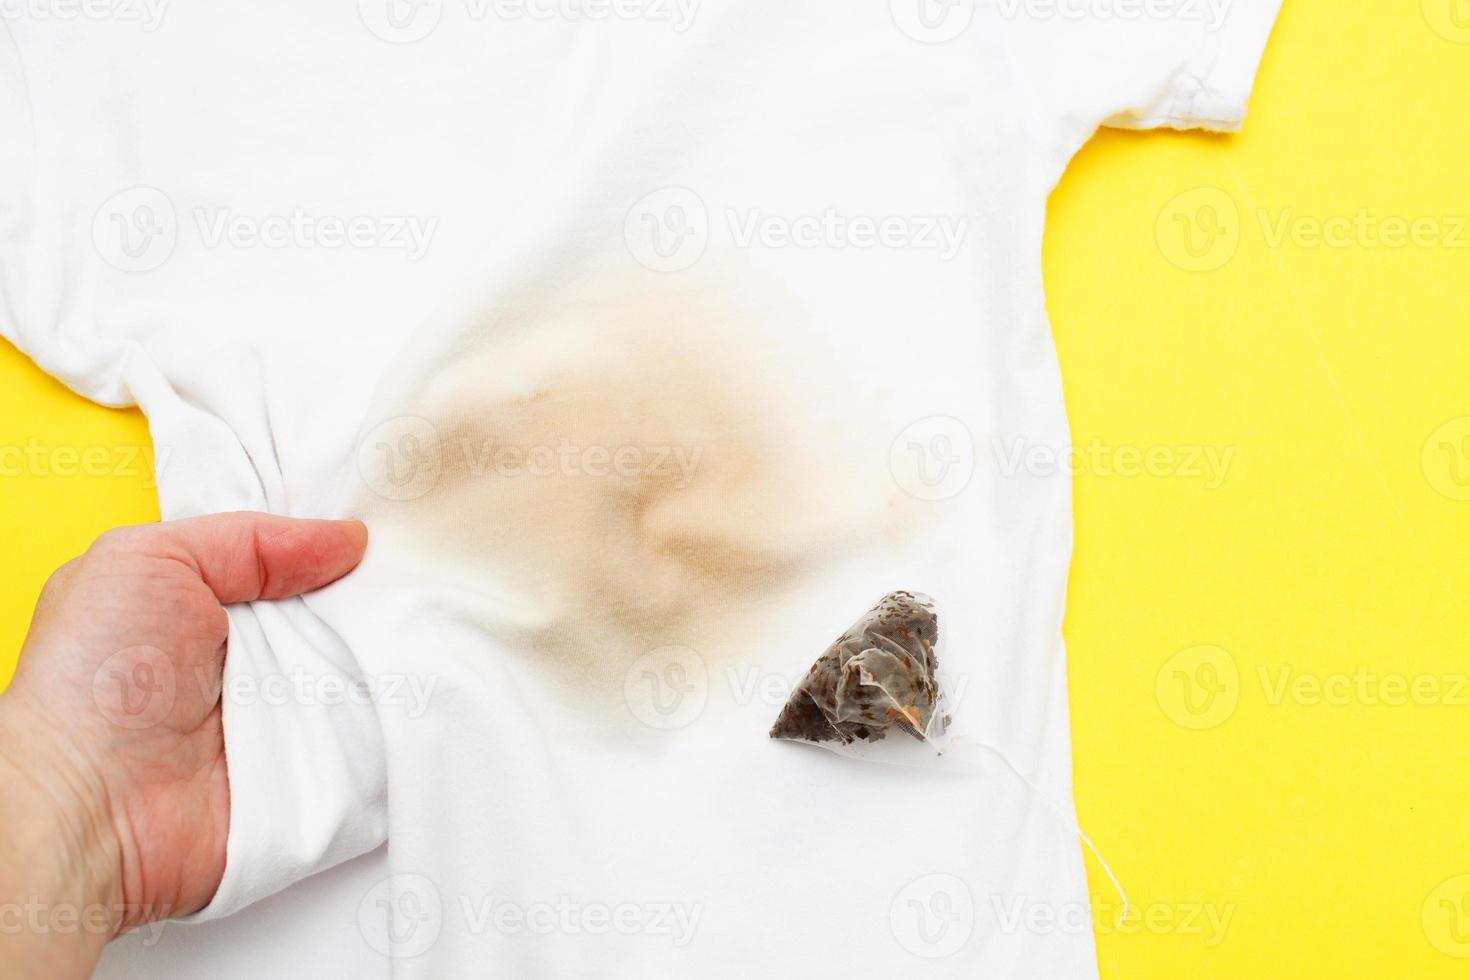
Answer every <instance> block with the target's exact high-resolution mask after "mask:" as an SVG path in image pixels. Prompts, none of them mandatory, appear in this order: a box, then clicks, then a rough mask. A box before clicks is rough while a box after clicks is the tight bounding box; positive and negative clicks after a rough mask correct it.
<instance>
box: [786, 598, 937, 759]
mask: <svg viewBox="0 0 1470 980" xmlns="http://www.w3.org/2000/svg"><path fill="white" fill-rule="evenodd" d="M938 644H939V616H938V614H937V613H936V612H935V608H934V600H933V599H931V598H929V597H928V596H926V595H922V594H920V593H916V592H890V593H889V594H888V595H886V596H884V597H883V598H882V599H881V600H880V601H879V602H878V604H877V605H875V606H874V607H873V608H872V609H870V610H869V611H868V612H867V613H866V614H865V615H864V616H863V617H862V618H861V619H859V620H858V621H857V622H856V623H854V624H853V625H852V626H851V627H850V628H849V629H848V631H847V632H846V633H843V634H842V635H841V636H840V637H838V638H837V641H836V642H835V643H833V644H832V645H831V646H830V647H828V648H827V650H826V652H825V653H823V654H822V655H821V656H820V657H819V658H817V662H816V663H814V664H813V665H812V668H811V670H809V671H807V674H806V676H805V677H804V678H803V679H802V681H801V683H800V684H799V685H797V687H796V690H795V691H793V692H792V694H791V697H790V699H789V700H788V701H787V702H786V706H785V707H784V708H782V709H781V714H780V716H779V717H777V719H776V724H775V725H773V726H772V728H771V738H776V739H785V740H788V741H793V742H811V743H814V744H817V745H821V746H823V747H825V748H831V749H834V750H840V749H844V748H860V747H861V745H862V744H864V743H867V744H872V743H876V742H880V741H882V740H883V739H885V738H887V737H888V735H889V734H890V733H894V734H895V736H896V738H899V739H903V740H904V741H907V740H908V739H910V738H913V739H917V740H918V741H919V742H920V743H925V744H927V745H929V746H930V747H932V748H934V749H936V750H937V749H938V747H939V741H940V740H941V739H942V736H943V735H944V733H945V730H946V729H947V728H948V727H949V717H948V709H947V707H946V704H945V699H944V693H943V691H942V690H941V688H940V683H939V677H938V671H939V660H938V657H937V656H936V655H935V648H936V647H937V646H938ZM844 754H859V755H865V753H863V752H861V751H859V752H856V753H853V752H845V753H844Z"/></svg>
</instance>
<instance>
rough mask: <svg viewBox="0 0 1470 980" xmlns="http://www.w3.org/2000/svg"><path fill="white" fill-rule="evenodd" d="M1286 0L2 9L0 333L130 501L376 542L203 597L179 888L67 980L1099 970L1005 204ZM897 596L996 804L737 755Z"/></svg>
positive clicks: (1063, 553)
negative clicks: (182, 916) (207, 699)
mask: <svg viewBox="0 0 1470 980" xmlns="http://www.w3.org/2000/svg"><path fill="white" fill-rule="evenodd" d="M1277 6H1278V3H1277V0H1234V2H1229V0H1214V2H1210V0H1172V2H1165V0H1160V2H1144V0H1138V2H1129V0H1112V2H1080V0H1078V2H1068V0H1057V2H1055V3H1040V2H1029V0H994V2H977V3H972V2H970V0H953V2H951V3H938V2H932V0H892V2H880V0H864V2H860V3H832V2H828V0H704V2H696V0H682V2H679V0H647V2H638V0H626V2H618V3H605V4H599V3H595V2H591V3H586V4H580V5H579V4H566V3H551V2H549V0H547V2H536V0H526V2H524V3H520V2H509V0H505V2H495V0H473V2H471V0H442V2H440V0H427V2H424V3H418V4H410V3H403V2H401V0H361V2H360V3H358V4H357V5H356V6H354V5H353V4H352V3H350V2H345V0H337V2H325V0H310V2H302V0H290V2H287V0H252V2H249V3H244V2H237V0H216V2H211V3H194V2H189V3H184V2H179V3H173V4H159V3H154V4H149V3H145V2H143V0H138V2H136V3H133V2H124V0H117V2H115V3H111V4H106V3H104V4H100V5H90V6H89V5H82V6H72V5H65V4H61V3H59V2H54V0H53V2H43V0H27V2H24V3H20V2H17V3H15V4H10V5H6V6H5V7H4V8H3V10H4V17H3V20H0V24H3V27H4V34H3V35H0V125H3V133H4V137H3V139H0V332H3V334H4V336H5V337H7V338H8V339H10V340H11V341H12V342H14V343H15V344H16V345H17V346H18V347H20V348H21V349H22V350H23V351H25V352H26V353H27V354H28V355H29V356H30V357H32V358H33V359H34V360H35V362H36V363H37V364H38V365H40V367H41V368H43V369H44V370H46V371H47V372H49V373H51V374H52V375H55V376H56V377H57V378H59V379H61V380H62V381H64V382H65V383H66V384H68V385H69V386H71V387H72V388H73V389H75V390H76V391H78V392H80V393H81V394H83V395H85V396H87V397H89V398H92V399H94V400H96V401H99V402H102V403H104V404H108V405H131V404H136V405H138V406H140V407H141V408H142V410H143V411H144V412H145V413H146V414H147V416H148V419H149V424H150V427H151V431H152V436H153V439H154V442H155V444H156V446H157V451H158V457H159V460H160V471H159V474H158V486H159V501H160V506H161V508H162V512H163V515H164V517H165V518H177V517H184V516H188V515H194V514H201V513H208V512H213V511H222V510H233V509H259V510H267V511H272V512H276V513H281V514H290V515H298V516H360V517H363V518H364V519H366V520H367V521H368V522H369V524H370V526H371V527H372V529H373V541H372V544H371V546H370V550H369V554H368V558H367V560H366V561H365V563H364V565H363V566H362V568H361V569H360V570H359V571H358V572H356V573H354V574H353V575H352V576H350V577H349V578H347V579H346V580H344V581H342V582H341V583H338V584H336V585H334V586H332V587H330V588H328V589H326V590H323V591H322V592H320V593H317V594H314V595H310V596H307V597H304V598H299V599H293V600H289V601H284V602H275V603H252V604H248V605H242V606H238V607H234V608H232V609H231V610H230V613H231V616H230V618H231V624H232V628H231V635H230V645H229V657H228V662H227V665H226V693H225V716H224V717H225V735H226V749H227V752H228V757H229V765H230V776H231V790H232V804H231V827H230V837H229V857H228V867H227V869H226V872H225V878H224V881H223V883H222V884H221V886H220V889H219V892H218V894H217V896H216V897H215V899H214V901H213V903H212V904H211V905H210V906H209V907H208V908H207V909H205V910H204V911H203V912H202V913H201V914H199V915H197V916H194V917H192V918H193V920H194V921H193V923H191V924H184V923H171V924H169V925H168V926H167V927H166V928H164V929H163V930H162V932H161V933H156V932H154V931H149V932H147V933H144V934H142V935H137V936H132V937H128V938H127V939H125V940H123V941H120V942H119V943H117V944H115V945H114V946H113V947H112V948H111V949H110V951H109V953H108V955H107V957H106V958H105V960H104V963H103V966H102V970H101V974H100V975H102V976H105V977H107V976H110V977H124V976H142V975H147V976H157V977H170V976H178V977H185V976H206V975H207V976H211V977H225V978H228V977H241V978H245V977H256V976H262V975H269V976H273V977H278V978H290V977H301V978H308V977H309V978H318V977H321V976H355V977H358V978H363V980H366V978H372V977H395V978H445V977H479V976H489V975H494V976H517V977H521V976H524V977H532V976H537V977H605V976H619V977H640V978H653V977H701V978H719V977H730V978H737V977H740V978H743V977H749V976H752V975H758V974H760V973H764V972H770V971H773V970H779V971H780V972H781V973H782V974H789V975H793V976H819V977H842V978H859V977H872V978H880V977H881V978H885V980H891V978H893V977H908V976H914V977H917V976H933V977H974V976H997V977H1045V978H1057V977H1093V976H1095V975H1096V972H1097V970H1096V965H1095V960H1094V950H1093V943H1092V932H1091V918H1090V916H1089V914H1088V913H1087V911H1086V908H1087V903H1088V900H1089V899H1088V888H1087V881H1086V878H1085V875H1084V867H1083V861H1082V856H1081V851H1080V848H1079V846H1078V843H1077V840H1076V838H1075V836H1074V834H1073V831H1072V828H1070V827H1068V826H1067V824H1066V821H1065V820H1061V819H1058V818H1057V816H1056V810H1060V812H1062V813H1065V814H1068V815H1070V814H1071V813H1072V812H1073V807H1072V802H1071V759H1070V752H1071V750H1070V743H1069V732H1068V721H1067V697H1066V670H1065V660H1064V652H1063V646H1062V639H1061V620H1062V612H1063V605H1064V598H1065V585H1066V572H1067V565H1068V561H1069V557H1070V549H1071V514H1070V488H1069V483H1068V477H1067V474H1066V472H1065V468H1064V467H1050V468H1048V467H1028V466H1026V465H1016V458H1017V457H1016V456H1015V455H1014V454H1015V453H1016V451H1017V449H1018V447H1019V448H1021V449H1026V448H1030V447H1043V448H1049V449H1051V450H1052V451H1053V452H1060V451H1061V450H1062V448H1063V447H1064V446H1065V445H1066V443H1067V424H1066V419H1065V414H1064V409H1063V401H1062V392H1061V387H1060V382H1059V374H1058V369H1057V361H1056V355H1055V351H1054V348H1053V345H1052V340H1051V337H1050V335H1049V332H1048V327H1047V320H1046V314H1045V311H1044V301H1043V296H1042V286H1041V270H1040V251H1041V238H1042V228H1043V221H1044V217H1045V211H1046V199H1047V195H1048V193H1049V192H1050V190H1051V189H1052V187H1053V186H1054V185H1055V183H1056V182H1057V180H1058V178H1059V176H1060V174H1061V173H1062V170H1063V169H1064V167H1065V166H1066V164H1067V162H1068V160H1069V159H1070V158H1071V156H1072V155H1073V153H1075V151H1076V150H1077V149H1078V148H1079V147H1080V146H1081V145H1082V143H1083V142H1085V140H1086V139H1087V138H1088V137H1089V135H1090V134H1091V133H1092V132H1093V131H1094V130H1095V129H1096V128H1097V127H1098V126H1099V125H1103V124H1112V125H1121V126H1132V127H1140V128H1142V127H1175V128H1193V127H1202V128H1208V129H1216V130H1233V129H1236V128H1238V126H1239V125H1240V123H1241V121H1242V118H1243V115H1244V112H1245V104H1246V97H1247V94H1248V91H1249V89H1250V83H1251V78H1252V75H1253V73H1254V70H1255V66H1256V64H1257V61H1258V59H1259V56H1260V53H1261V50H1262V48H1263V47H1264V44H1265V42H1266V38H1267V35H1268V33H1269V30H1270V26H1271V23H1272V20H1273V18H1274V15H1275V12H1276V9H1277ZM1139 203H1140V206H1152V204H1151V202H1139ZM568 439H570V440H571V441H572V442H573V443H574V445H573V447H572V448H573V449H574V450H575V451H576V455H575V458H574V460H573V462H574V464H575V465H576V467H578V471H577V472H576V473H572V472H570V471H569V465H571V464H568V463H566V462H562V461H558V462H556V463H554V464H552V469H551V470H549V471H546V472H544V473H540V475H538V474H536V473H531V472H529V470H528V469H527V468H526V467H522V468H521V469H519V470H516V469H515V468H514V467H506V468H504V469H497V468H496V466H497V464H496V463H495V462H494V460H495V457H494V456H493V454H492V455H491V456H489V457H485V458H479V457H476V456H475V455H474V453H473V452H472V453H471V454H470V456H464V454H463V453H461V452H460V450H463V449H465V448H467V447H468V448H469V449H472V450H475V451H478V450H481V449H489V450H493V449H494V448H496V447H499V448H504V447H507V446H508V447H510V448H512V449H518V450H528V449H531V448H534V447H536V446H543V447H553V446H558V445H561V444H563V443H564V442H565V441H566V440H568ZM436 440H437V441H436ZM661 443H663V444H664V445H663V446H662V448H663V449H665V450H669V451H670V452H669V453H668V454H667V458H666V459H665V460H664V463H665V464H667V465H677V463H676V462H671V461H673V460H675V454H674V453H673V452H672V451H673V450H677V449H680V448H682V449H684V450H686V451H687V452H688V453H690V454H692V453H693V452H694V451H696V450H704V451H705V455H704V456H703V457H702V458H701V459H702V461H698V462H697V463H696V464H695V466H694V468H693V470H692V472H693V474H695V475H693V476H690V478H689V479H688V480H687V481H685V484H683V485H681V484H680V483H679V480H680V479H681V476H680V474H681V473H682V472H683V471H679V470H667V469H666V470H664V471H660V472H659V473H658V474H657V475H655V474H654V471H653V463H654V459H653V454H654V453H655V450H657V449H658V448H659V446H660V444H661ZM628 447H631V448H632V450H633V451H634V453H635V456H634V457H627V459H633V458H636V460H637V463H638V467H639V470H638V472H637V473H636V474H635V473H632V472H629V473H627V474H621V475H620V474H617V473H614V474H611V475H604V476H598V475H595V474H593V473H591V472H590V470H592V469H597V468H598V467H599V466H601V467H602V468H604V469H606V467H607V466H608V465H610V464H609V463H608V460H609V459H613V458H615V453H616V451H617V450H619V449H624V448H628ZM589 449H592V450H598V451H606V452H607V454H608V455H607V458H603V457H601V456H599V455H597V454H596V453H594V454H592V455H588V454H587V452H586V451H587V450H589ZM477 459H478V462H479V464H480V468H479V469H478V470H476V469H475V465H476V460H477ZM487 459H488V460H489V462H488V463H487V462H486V460H487ZM599 459H601V460H602V462H601V463H600V464H599V463H598V460H599ZM436 460H437V463H436V462H435V461H436ZM467 460H468V462H467ZM625 461H626V460H625ZM685 462H686V463H688V462H689V459H688V458H686V459H685ZM486 465H488V466H489V469H485V466H486ZM424 467H428V468H427V469H425V468H424ZM435 467H437V468H435ZM700 467H703V468H702V469H701V468H700ZM685 475H688V474H685ZM686 491H687V492H686ZM894 589H912V590H916V591H923V592H926V593H929V594H930V595H933V596H934V597H936V599H937V600H938V601H939V603H940V608H941V630H942V632H943V636H944V641H943V642H944V648H943V650H942V652H941V661H942V666H943V667H944V669H945V671H946V674H947V682H948V683H949V685H950V686H951V690H950V696H951V700H952V701H953V702H954V703H955V725H956V729H957V731H959V732H961V733H963V734H966V735H968V736H969V737H973V738H976V739H979V740H982V741H985V742H987V743H991V744H993V745H995V746H997V747H999V748H1001V749H1002V750H1003V751H1004V752H1005V753H1006V755H1007V757H1008V758H1009V759H1011V760H1012V761H1013V762H1014V764H1015V765H1016V766H1017V767H1018V769H1019V770H1020V771H1021V772H1024V773H1025V774H1026V776H1027V778H1029V779H1030V780H1032V781H1034V783H1035V784H1036V786H1037V787H1039V792H1038V791H1037V790H1033V789H1032V788H1030V787H1028V786H1027V785H1026V784H1025V783H1024V782H1022V781H1021V780H1019V779H1017V778H1016V776H1015V775H1014V774H1013V773H1011V772H1010V771H1009V770H1008V769H1007V768H1006V766H1005V765H1003V764H1001V763H1000V762H998V761H997V762H995V764H994V765H993V766H992V768H991V769H990V771H988V772H987V773H986V774H985V775H984V776H982V777H979V778H973V777H972V778H955V777H952V776H946V775H943V774H939V773H934V772H923V771H909V770H904V769H900V768H890V767H884V766H878V765H873V764H865V763H861V762H856V761H853V760H849V759H844V758H839V757H837V756H835V755H831V754H828V753H824V752H822V751H820V750H817V749H812V748H809V747H805V746H798V745H791V744H783V743H775V742H771V741H769V740H768V739H767V738H766V737H765V735H766V729H767V728H768V727H769V725H770V723H771V722H772V720H773V719H774V718H775V715H776V713H777V712H778V710H779V709H780V707H781V703H782V701H783V700H784V697H785V694H786V693H789V690H790V687H791V685H792V684H793V683H794V682H795V681H796V680H798V679H799V677H800V676H801V674H802V673H803V672H804V671H805V670H806V668H807V667H808V666H809V665H810V664H811V662H812V661H813V660H814V659H815V658H816V657H817V656H818V655H819V654H820V653H821V652H822V650H823V648H824V647H825V646H826V644H827V643H829V642H830V641H831V640H833V639H835V638H836V636H837V635H838V634H840V633H841V632H842V631H843V630H844V629H846V628H847V626H848V625H849V624H850V623H851V622H853V621H854V620H855V619H857V618H858V617H859V616H860V615H861V614H862V613H863V612H865V611H866V610H867V608H868V607H869V606H870V605H871V604H872V603H874V602H876V601H877V600H878V599H879V598H880V597H881V596H882V595H883V594H884V593H886V592H888V591H891V590H894ZM324 678H326V679H327V680H324ZM332 678H336V679H337V683H336V684H333V682H332V680H331V679H332ZM344 681H351V682H353V683H354V684H355V685H357V687H355V688H354V689H353V690H355V691H357V692H359V693H371V694H372V696H371V697H366V696H363V697H348V696H347V695H346V693H345V691H344V683H343V682H344ZM681 698H688V699H690V700H681ZM691 705H692V707H691ZM385 843H386V845H387V846H386V849H384V848H383V847H382V845H384V844H385ZM328 869H330V870H328ZM1119 870H1120V872H1122V873H1123V877H1124V878H1125V881H1126V868H1121V869H1119ZM313 876H314V877H313ZM1099 898H1100V899H1101V900H1102V901H1103V902H1105V903H1113V904H1110V905H1109V906H1108V907H1110V908H1113V909H1116V900H1115V899H1114V898H1113V896H1111V895H1100V896H1099ZM247 907H249V908H247ZM242 910H243V911H242ZM1036 910H1040V912H1041V913H1042V914H1041V915H1040V917H1038V916H1036V915H1032V914H1030V913H1032V912H1035V911H1036ZM390 912H391V913H392V914H391V915H390ZM1048 913H1049V914H1050V915H1051V916H1052V918H1048V917H1047V914H1048ZM208 920H218V921H208ZM200 922H205V923H206V924H199V923H200ZM1037 922H1043V923H1045V922H1054V923H1055V924H1054V925H1053V926H1049V927H1042V926H1038V925H1036V923H1037Z"/></svg>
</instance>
